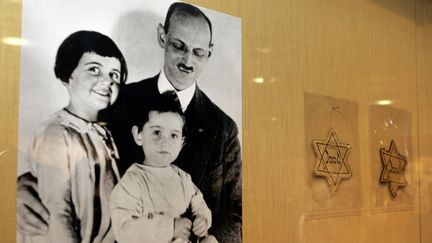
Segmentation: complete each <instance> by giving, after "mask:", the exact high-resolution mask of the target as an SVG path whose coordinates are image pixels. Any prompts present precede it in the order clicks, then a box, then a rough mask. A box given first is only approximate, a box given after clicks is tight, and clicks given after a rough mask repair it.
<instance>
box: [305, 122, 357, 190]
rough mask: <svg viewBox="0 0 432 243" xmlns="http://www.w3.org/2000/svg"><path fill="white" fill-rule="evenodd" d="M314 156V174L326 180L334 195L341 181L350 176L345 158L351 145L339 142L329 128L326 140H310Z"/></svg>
mask: <svg viewBox="0 0 432 243" xmlns="http://www.w3.org/2000/svg"><path fill="white" fill-rule="evenodd" d="M312 146H313V149H314V152H315V155H316V160H315V168H314V173H315V175H316V176H322V177H325V178H326V179H327V182H328V184H329V186H330V189H331V191H332V192H333V193H336V191H337V189H338V187H339V184H340V182H341V181H342V179H348V178H350V177H351V176H352V174H351V169H350V167H349V165H348V162H347V158H348V155H349V152H350V150H351V145H349V144H347V143H342V142H340V141H339V139H338V137H337V135H336V132H335V131H334V130H333V129H332V128H330V131H329V133H328V135H327V138H326V139H323V140H321V139H314V140H312Z"/></svg>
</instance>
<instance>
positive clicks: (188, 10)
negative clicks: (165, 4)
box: [164, 2, 213, 44]
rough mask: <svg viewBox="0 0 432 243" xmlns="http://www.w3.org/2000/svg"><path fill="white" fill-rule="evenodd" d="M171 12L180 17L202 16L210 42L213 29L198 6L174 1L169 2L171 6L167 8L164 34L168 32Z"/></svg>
mask: <svg viewBox="0 0 432 243" xmlns="http://www.w3.org/2000/svg"><path fill="white" fill-rule="evenodd" d="M173 14H175V15H177V16H181V17H194V18H204V19H205V21H206V22H207V24H208V26H209V29H210V44H211V43H212V37H213V30H212V24H211V22H210V19H209V18H208V17H207V16H206V15H205V14H204V13H203V12H202V11H201V10H200V9H199V8H197V7H195V6H193V5H191V4H187V3H180V2H176V3H173V4H171V6H170V7H169V8H168V12H167V14H166V18H165V24H164V30H165V34H167V33H168V30H169V26H170V22H171V17H172V15H173Z"/></svg>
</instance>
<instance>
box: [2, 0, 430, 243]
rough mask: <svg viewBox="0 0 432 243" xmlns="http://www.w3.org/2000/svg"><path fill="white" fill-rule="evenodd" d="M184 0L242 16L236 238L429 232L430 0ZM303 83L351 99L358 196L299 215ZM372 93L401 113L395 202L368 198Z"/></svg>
mask: <svg viewBox="0 0 432 243" xmlns="http://www.w3.org/2000/svg"><path fill="white" fill-rule="evenodd" d="M189 2H191V3H196V4H199V5H201V6H204V7H207V8H212V9H215V10H218V11H223V12H226V13H228V14H231V15H236V16H240V17H242V26H243V114H244V115H243V157H244V163H243V170H244V179H243V188H244V189H243V191H244V211H243V212H244V214H243V215H244V216H243V217H244V241H245V242H299V243H302V242H313V243H314V242H332V243H338V242H409V243H413V242H432V230H431V229H432V220H431V218H432V206H431V203H432V179H430V178H429V174H431V173H432V161H431V160H432V150H431V149H430V148H431V147H432V126H431V125H430V124H432V115H431V113H432V59H431V58H430V57H431V56H432V26H431V25H432V1H430V0H352V1H346V0H327V1H322V0H279V1H270V0H267V1H263V0H248V1H246V0H244V1H238V0H237V1H235V0H219V1H212V0H194V1H189ZM20 8H21V5H20V2H19V1H17V0H2V1H1V4H0V9H11V10H10V11H2V14H1V15H0V18H1V21H0V26H1V30H2V32H0V33H1V34H2V35H3V36H9V35H13V36H17V35H19V33H20V24H19V23H20V16H21V15H20V11H19V9H20ZM0 45H1V47H0V49H1V52H0V63H1V64H2V69H1V70H2V71H1V74H0V77H1V84H2V88H1V89H0V97H1V99H0V100H1V102H0V114H2V115H1V116H0V124H2V126H0V134H2V136H0V153H1V155H0V178H1V181H0V192H1V194H0V195H1V200H0V215H1V217H0V235H1V236H2V237H1V238H2V241H4V242H9V241H10V242H13V240H14V237H15V236H14V234H15V233H14V232H15V230H14V225H15V223H14V219H15V218H14V217H15V213H14V210H15V207H14V205H15V200H14V198H15V189H16V188H15V184H14V181H15V170H16V169H15V163H14V161H15V158H16V137H17V134H16V132H17V124H18V123H17V121H18V120H17V101H18V96H17V95H18V83H17V80H18V78H19V77H18V74H19V66H18V65H19V59H18V58H19V49H18V48H17V47H11V46H7V45H4V44H0ZM256 77H263V79H264V82H263V83H256V82H254V79H255V78H256ZM305 92H308V93H314V94H319V95H325V96H332V97H335V98H340V99H350V100H354V101H356V102H358V116H359V119H358V124H359V129H358V130H359V131H358V138H359V144H358V146H356V149H357V153H358V154H359V161H360V163H361V166H360V169H361V170H360V171H358V172H356V171H353V175H354V176H361V178H362V180H361V197H360V198H359V200H360V201H361V203H360V204H359V205H361V206H360V207H359V208H356V209H355V210H354V211H353V212H352V213H350V214H347V215H343V216H339V217H336V215H335V214H330V215H329V216H328V217H318V218H312V217H309V211H308V206H309V203H310V201H311V195H310V193H309V185H308V183H307V181H308V180H307V177H308V176H312V173H311V167H308V163H311V164H313V161H306V160H305V158H306V157H308V156H307V155H308V153H311V152H312V150H308V149H307V144H309V143H310V141H306V140H305V127H304V124H305V121H304V112H305V111H304V108H303V98H304V93H305ZM382 99H386V100H392V101H393V102H394V103H393V104H392V107H394V108H397V109H401V110H404V111H408V112H409V113H410V119H411V122H410V130H409V133H408V134H409V136H408V137H407V138H406V142H407V143H409V144H410V145H411V150H410V151H411V153H410V155H409V166H410V167H409V168H410V171H411V173H412V176H411V179H410V184H409V185H408V187H409V190H410V191H411V192H414V196H413V197H412V198H411V200H410V201H409V203H408V204H407V205H408V206H409V207H404V208H403V209H400V210H385V208H384V209H383V207H381V208H378V209H377V207H376V202H375V201H374V200H375V198H376V193H381V192H382V191H378V192H377V191H376V190H375V189H374V188H375V186H376V184H375V183H377V180H378V178H376V176H375V175H374V173H373V167H374V165H373V163H374V161H373V160H372V158H373V157H374V156H373V155H374V153H375V152H376V151H374V148H371V146H370V144H371V143H370V141H371V133H370V131H371V127H370V124H372V122H371V120H370V113H369V111H370V106H371V105H373V104H374V103H375V102H376V101H378V100H382ZM320 182H322V181H320ZM342 185H343V182H342ZM408 187H407V188H408ZM407 190H408V189H407ZM389 203H390V204H391V203H392V201H390V202H389ZM6 239H7V240H6Z"/></svg>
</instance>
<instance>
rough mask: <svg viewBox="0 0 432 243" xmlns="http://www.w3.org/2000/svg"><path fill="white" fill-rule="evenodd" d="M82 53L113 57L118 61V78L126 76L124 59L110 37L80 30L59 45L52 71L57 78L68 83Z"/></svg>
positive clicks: (123, 78)
mask: <svg viewBox="0 0 432 243" xmlns="http://www.w3.org/2000/svg"><path fill="white" fill-rule="evenodd" d="M84 53H95V54H97V55H99V56H103V57H114V58H117V59H118V60H119V61H120V68H121V70H120V80H121V82H122V83H123V84H124V83H125V82H126V78H127V74H128V71H127V66H126V61H125V59H124V57H123V54H122V53H121V51H120V49H119V48H118V47H117V45H116V44H115V43H114V41H113V40H111V38H109V37H108V36H106V35H103V34H101V33H99V32H96V31H87V30H81V31H77V32H75V33H73V34H71V35H69V36H68V37H67V38H66V39H65V40H64V41H63V42H62V43H61V45H60V47H59V49H58V51H57V56H56V60H55V66H54V73H55V75H56V77H57V78H58V79H60V80H61V81H63V82H66V83H68V82H69V78H70V76H71V74H72V72H73V71H74V70H75V68H76V67H77V66H78V62H79V61H80V59H81V57H82V56H83V54H84Z"/></svg>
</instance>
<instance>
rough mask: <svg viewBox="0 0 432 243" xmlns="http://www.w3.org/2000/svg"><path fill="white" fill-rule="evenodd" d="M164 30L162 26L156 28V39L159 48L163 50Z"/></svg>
mask: <svg viewBox="0 0 432 243" xmlns="http://www.w3.org/2000/svg"><path fill="white" fill-rule="evenodd" d="M165 36H166V34H165V29H164V27H163V25H162V24H159V25H158V27H157V39H158V43H159V46H160V47H162V48H164V49H165V43H166V39H165Z"/></svg>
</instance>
